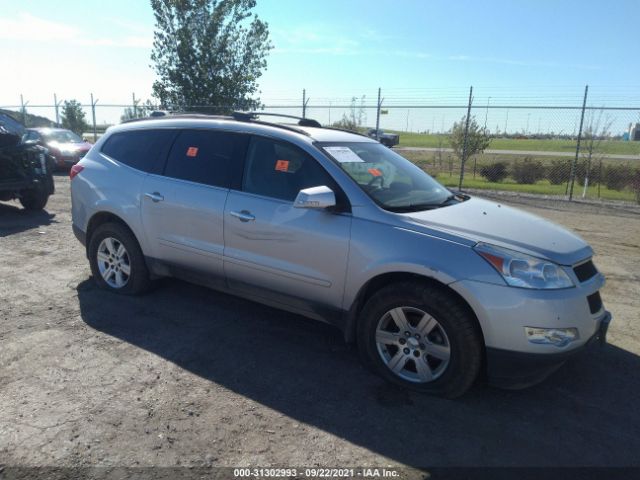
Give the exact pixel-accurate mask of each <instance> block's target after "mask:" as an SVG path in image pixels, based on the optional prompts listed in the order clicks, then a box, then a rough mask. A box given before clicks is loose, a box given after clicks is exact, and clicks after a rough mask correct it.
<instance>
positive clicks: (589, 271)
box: [573, 260, 598, 283]
mask: <svg viewBox="0 0 640 480" xmlns="http://www.w3.org/2000/svg"><path fill="white" fill-rule="evenodd" d="M573 271H574V272H575V274H576V277H578V280H579V281H580V282H581V283H582V282H586V281H587V280H589V279H590V278H592V277H594V276H595V274H596V273H598V270H597V269H596V266H595V265H594V264H593V262H592V261H591V260H589V261H588V262H584V263H582V264H580V265H578V266H577V267H573Z"/></svg>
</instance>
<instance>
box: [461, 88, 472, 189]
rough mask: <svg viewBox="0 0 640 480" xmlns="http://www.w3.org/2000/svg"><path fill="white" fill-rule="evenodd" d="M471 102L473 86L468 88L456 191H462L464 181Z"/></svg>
mask: <svg viewBox="0 0 640 480" xmlns="http://www.w3.org/2000/svg"><path fill="white" fill-rule="evenodd" d="M472 102H473V86H471V87H469V104H468V105H467V121H466V124H465V126H464V143H463V145H462V164H461V165H460V182H459V183H458V190H462V181H463V179H464V163H465V162H466V160H467V140H468V139H469V121H470V120H471V103H472Z"/></svg>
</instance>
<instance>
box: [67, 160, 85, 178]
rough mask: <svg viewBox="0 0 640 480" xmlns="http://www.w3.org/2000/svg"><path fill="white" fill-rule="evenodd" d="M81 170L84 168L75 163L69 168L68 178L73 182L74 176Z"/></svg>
mask: <svg viewBox="0 0 640 480" xmlns="http://www.w3.org/2000/svg"><path fill="white" fill-rule="evenodd" d="M82 170H84V167H83V166H82V165H79V164H77V163H76V164H75V165H74V166H73V167H71V170H69V178H70V179H71V180H73V179H74V178H75V176H76V175H78V174H79V173H80V172H81V171H82Z"/></svg>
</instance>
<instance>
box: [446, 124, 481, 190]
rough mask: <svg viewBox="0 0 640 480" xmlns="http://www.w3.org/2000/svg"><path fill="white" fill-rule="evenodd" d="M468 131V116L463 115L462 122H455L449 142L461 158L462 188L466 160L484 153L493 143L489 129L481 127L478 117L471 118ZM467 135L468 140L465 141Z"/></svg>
mask: <svg viewBox="0 0 640 480" xmlns="http://www.w3.org/2000/svg"><path fill="white" fill-rule="evenodd" d="M465 132H467V116H466V115H465V116H463V117H462V119H460V122H455V123H454V124H453V127H452V128H451V133H450V134H449V143H450V144H451V148H453V152H454V153H455V154H456V156H457V157H458V158H459V159H460V188H461V187H462V180H463V178H464V165H465V163H466V161H467V160H468V159H469V158H470V157H472V156H473V155H476V154H478V153H482V152H484V151H485V149H486V148H487V147H488V146H489V145H490V144H491V137H490V136H489V130H487V129H486V127H481V126H479V125H478V122H476V117H475V116H473V117H470V118H469V128H468V132H467V134H466V135H465ZM465 136H466V142H465Z"/></svg>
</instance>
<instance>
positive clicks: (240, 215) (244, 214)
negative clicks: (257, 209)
mask: <svg viewBox="0 0 640 480" xmlns="http://www.w3.org/2000/svg"><path fill="white" fill-rule="evenodd" d="M229 215H231V216H232V217H236V218H237V219H239V220H240V221H241V222H251V221H253V220H255V219H256V217H254V216H253V215H251V213H250V212H248V211H246V210H242V211H241V212H229Z"/></svg>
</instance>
